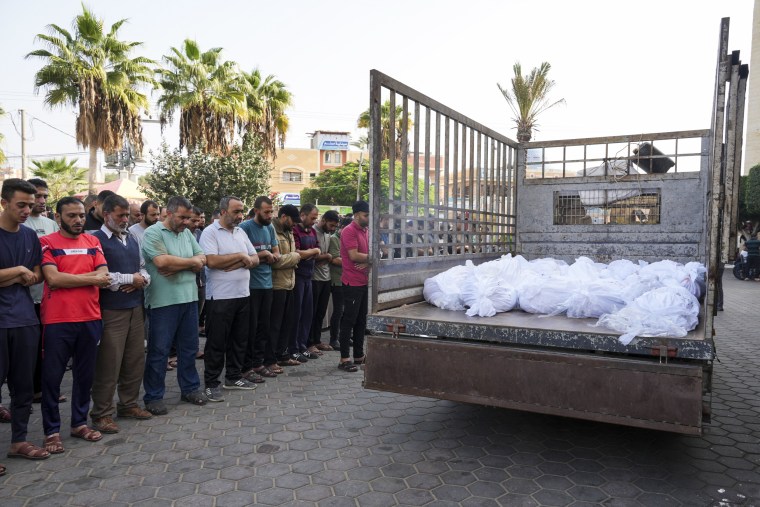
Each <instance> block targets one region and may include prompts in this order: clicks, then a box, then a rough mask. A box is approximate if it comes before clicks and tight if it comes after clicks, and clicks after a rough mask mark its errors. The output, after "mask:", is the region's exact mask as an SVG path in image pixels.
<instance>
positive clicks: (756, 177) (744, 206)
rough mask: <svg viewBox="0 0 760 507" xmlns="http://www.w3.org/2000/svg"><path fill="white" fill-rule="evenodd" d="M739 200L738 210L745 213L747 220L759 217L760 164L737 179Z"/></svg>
mask: <svg viewBox="0 0 760 507" xmlns="http://www.w3.org/2000/svg"><path fill="white" fill-rule="evenodd" d="M742 187H744V188H742ZM742 196H743V197H744V199H743V203H742V202H741V201H742ZM739 200H740V203H739V211H740V213H741V212H742V211H743V212H744V213H746V217H747V218H746V219H747V220H751V219H758V218H760V164H757V165H755V166H753V167H752V168H751V169H750V170H749V174H748V175H747V176H743V177H742V178H741V179H740V180H739Z"/></svg>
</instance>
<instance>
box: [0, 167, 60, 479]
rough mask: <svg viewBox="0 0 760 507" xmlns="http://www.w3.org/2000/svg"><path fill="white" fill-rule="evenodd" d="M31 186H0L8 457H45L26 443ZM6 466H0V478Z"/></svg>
mask: <svg viewBox="0 0 760 507" xmlns="http://www.w3.org/2000/svg"><path fill="white" fill-rule="evenodd" d="M34 194H35V188H34V186H33V185H32V184H31V183H28V182H26V181H24V180H20V179H17V178H12V179H8V180H5V181H4V182H3V187H2V192H1V194H0V195H1V196H2V199H0V204H2V207H3V212H2V213H1V214H0V245H2V248H0V379H3V380H5V378H6V377H7V379H8V385H9V386H10V387H11V409H12V410H11V414H10V415H11V448H10V450H9V452H8V457H20V458H28V459H45V458H47V457H49V456H50V453H48V452H47V451H46V450H44V449H41V448H39V447H37V446H35V445H33V444H31V443H29V442H27V441H26V436H27V425H28V423H29V414H30V413H31V411H32V397H33V393H34V382H33V372H34V363H35V360H36V357H37V342H38V341H39V339H40V330H39V327H40V326H39V320H38V319H37V315H36V314H35V312H34V303H33V302H32V297H31V295H30V294H29V287H30V286H32V285H34V284H35V283H37V282H39V281H40V280H41V279H42V275H41V273H40V259H41V251H40V243H39V241H38V239H37V235H36V234H35V233H34V231H32V230H31V229H30V228H28V227H21V224H23V223H24V222H25V221H26V220H27V218H28V217H29V213H30V212H31V209H32V207H33V206H34V203H35V200H34ZM4 474H5V467H4V466H2V465H0V475H4Z"/></svg>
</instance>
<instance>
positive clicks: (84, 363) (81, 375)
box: [42, 320, 103, 435]
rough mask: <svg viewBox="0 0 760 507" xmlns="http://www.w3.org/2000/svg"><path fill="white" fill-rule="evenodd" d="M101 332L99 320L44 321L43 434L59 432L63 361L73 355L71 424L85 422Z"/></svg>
mask: <svg viewBox="0 0 760 507" xmlns="http://www.w3.org/2000/svg"><path fill="white" fill-rule="evenodd" d="M102 333H103V323H102V321H100V320H91V321H88V322H64V323H58V324H47V325H45V329H44V332H43V335H42V428H43V430H44V432H45V435H52V434H53V433H60V431H61V413H60V411H59V410H58V397H59V396H60V395H61V381H62V380H63V374H64V373H66V364H67V363H68V362H69V359H71V358H72V357H73V358H74V361H73V363H72V367H71V373H72V375H73V377H74V383H73V385H72V387H71V427H72V428H76V427H78V426H82V425H83V424H87V412H88V411H89V410H90V390H91V389H92V381H93V379H94V378H95V360H96V359H97V357H98V343H99V342H100V336H101V334H102Z"/></svg>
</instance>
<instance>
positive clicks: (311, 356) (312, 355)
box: [301, 350, 319, 359]
mask: <svg viewBox="0 0 760 507" xmlns="http://www.w3.org/2000/svg"><path fill="white" fill-rule="evenodd" d="M301 355H302V356H304V357H306V359H319V355H318V354H315V353H314V352H309V351H308V350H307V351H306V352H301Z"/></svg>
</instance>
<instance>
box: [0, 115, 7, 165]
mask: <svg viewBox="0 0 760 507" xmlns="http://www.w3.org/2000/svg"><path fill="white" fill-rule="evenodd" d="M3 116H5V110H4V109H3V108H2V106H0V118H2V117H3ZM3 141H5V136H4V135H3V134H2V132H0V164H4V163H5V161H6V158H5V152H4V151H3V148H2V144H3Z"/></svg>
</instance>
